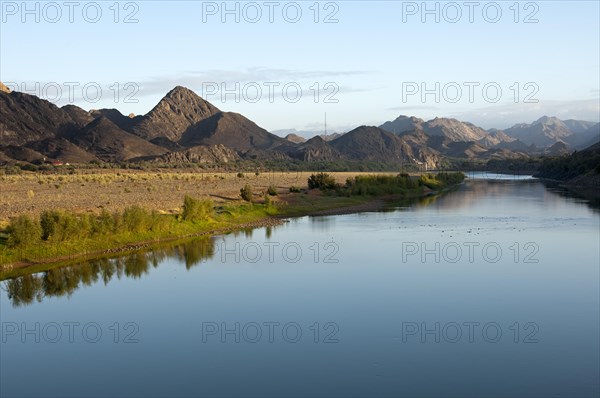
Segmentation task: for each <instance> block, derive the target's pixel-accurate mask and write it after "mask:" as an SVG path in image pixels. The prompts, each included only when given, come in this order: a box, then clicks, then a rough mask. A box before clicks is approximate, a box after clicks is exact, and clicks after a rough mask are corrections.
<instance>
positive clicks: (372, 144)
mask: <svg viewBox="0 0 600 398" xmlns="http://www.w3.org/2000/svg"><path fill="white" fill-rule="evenodd" d="M329 144H330V145H331V146H332V147H333V148H334V149H335V150H337V151H338V152H340V153H341V154H342V155H344V157H345V158H347V159H350V160H358V161H374V162H383V163H400V164H409V163H410V164H424V165H425V164H426V165H427V166H428V167H436V166H437V165H438V164H439V161H440V158H439V156H438V155H437V153H436V152H435V151H432V150H431V149H429V148H428V147H426V146H424V145H422V144H420V143H419V142H418V140H415V141H412V145H411V141H409V140H405V139H403V138H401V137H398V136H397V135H396V134H393V133H390V132H389V131H386V130H383V129H381V128H379V127H373V126H360V127H357V128H356V129H354V130H352V131H350V132H348V133H346V134H344V135H343V136H341V137H339V138H336V139H335V140H333V141H331V142H330V143H329Z"/></svg>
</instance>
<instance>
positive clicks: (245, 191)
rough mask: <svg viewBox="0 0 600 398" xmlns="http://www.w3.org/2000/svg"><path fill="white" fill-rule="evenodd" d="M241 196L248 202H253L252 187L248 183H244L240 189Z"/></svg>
mask: <svg viewBox="0 0 600 398" xmlns="http://www.w3.org/2000/svg"><path fill="white" fill-rule="evenodd" d="M240 196H241V197H242V199H244V200H245V201H246V202H252V187H251V186H250V185H248V184H246V185H244V188H242V189H240Z"/></svg>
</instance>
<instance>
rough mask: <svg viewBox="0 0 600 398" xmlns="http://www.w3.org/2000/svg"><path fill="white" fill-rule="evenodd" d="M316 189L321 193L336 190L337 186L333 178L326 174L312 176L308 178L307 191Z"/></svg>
mask: <svg viewBox="0 0 600 398" xmlns="http://www.w3.org/2000/svg"><path fill="white" fill-rule="evenodd" d="M315 188H318V189H320V190H322V191H325V190H329V189H336V188H338V185H337V184H336V182H335V178H333V177H332V176H331V175H329V174H327V173H317V174H312V175H311V176H310V177H308V189H315Z"/></svg>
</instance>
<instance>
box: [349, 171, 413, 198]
mask: <svg viewBox="0 0 600 398" xmlns="http://www.w3.org/2000/svg"><path fill="white" fill-rule="evenodd" d="M418 187H419V183H418V181H417V180H415V179H412V178H410V176H409V175H408V174H404V175H397V176H392V175H362V176H356V177H354V178H348V179H347V180H346V185H345V186H344V192H345V193H346V194H347V195H361V196H363V195H374V196H380V195H392V194H403V193H406V192H408V191H410V190H414V189H416V188H418Z"/></svg>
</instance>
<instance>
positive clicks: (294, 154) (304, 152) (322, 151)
mask: <svg viewBox="0 0 600 398" xmlns="http://www.w3.org/2000/svg"><path fill="white" fill-rule="evenodd" d="M280 150H284V149H283V148H281V149H280ZM284 151H285V152H286V153H287V154H288V155H289V156H290V157H291V158H293V159H298V160H302V161H305V162H314V161H325V162H332V161H336V160H340V159H343V158H344V157H345V156H344V155H343V154H341V153H340V152H338V151H337V150H336V149H335V148H334V147H333V146H332V145H330V144H329V142H327V141H325V140H324V139H323V138H322V137H321V136H319V135H317V136H314V137H313V138H311V139H310V140H308V141H306V142H303V143H300V145H298V146H294V147H291V148H289V149H287V150H284Z"/></svg>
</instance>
